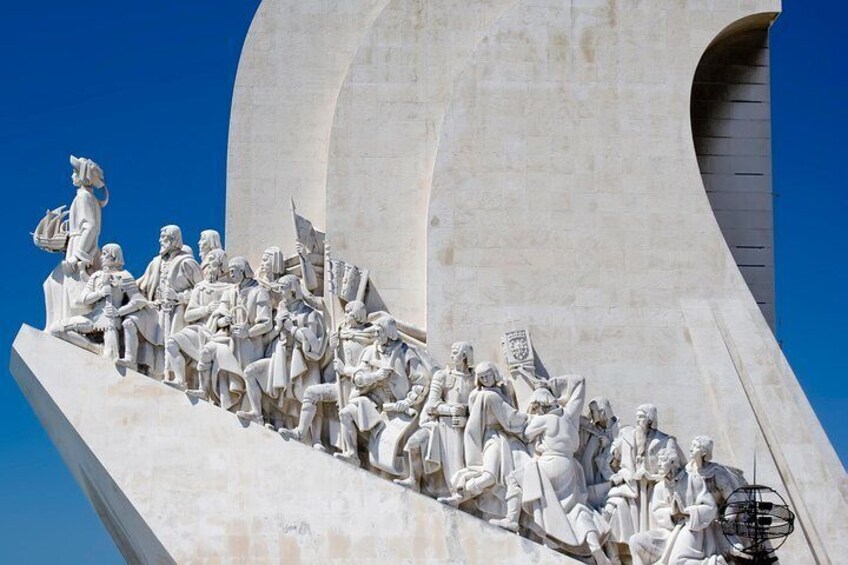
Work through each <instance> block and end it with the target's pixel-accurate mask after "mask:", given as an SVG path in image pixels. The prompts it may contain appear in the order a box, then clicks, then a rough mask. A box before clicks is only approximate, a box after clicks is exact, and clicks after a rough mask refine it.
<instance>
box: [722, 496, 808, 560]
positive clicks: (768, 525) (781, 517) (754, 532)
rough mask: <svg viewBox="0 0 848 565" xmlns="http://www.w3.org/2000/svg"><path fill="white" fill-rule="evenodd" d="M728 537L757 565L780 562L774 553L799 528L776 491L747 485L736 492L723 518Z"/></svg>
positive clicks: (730, 498) (729, 501) (728, 502)
mask: <svg viewBox="0 0 848 565" xmlns="http://www.w3.org/2000/svg"><path fill="white" fill-rule="evenodd" d="M719 522H720V523H721V529H722V531H723V532H724V535H725V537H726V538H727V539H728V541H730V543H732V544H733V546H734V547H735V548H736V549H737V550H739V551H740V552H742V553H744V554H745V555H747V556H749V557H750V558H751V559H752V561H751V563H752V564H754V565H765V564H768V563H774V562H775V561H777V557H776V556H774V552H775V551H777V549H778V548H779V547H780V546H781V545H783V543H784V542H785V541H786V538H787V537H789V534H791V533H792V532H793V531H794V529H795V513H794V512H792V510H790V509H789V507H788V506H787V504H786V501H784V500H783V498H782V497H781V496H780V495H779V494H778V493H777V492H776V491H775V490H774V489H771V488H769V487H766V486H762V485H747V486H743V487H740V488H738V489H736V490H735V491H733V493H732V494H731V495H730V496H729V497H728V499H727V504H725V506H724V508H722V511H721V516H720V518H719Z"/></svg>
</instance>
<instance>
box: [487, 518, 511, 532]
mask: <svg viewBox="0 0 848 565" xmlns="http://www.w3.org/2000/svg"><path fill="white" fill-rule="evenodd" d="M489 523H490V524H491V525H493V526H497V527H499V528H503V529H504V530H509V531H510V532H517V531H518V522H515V521H513V520H510V519H509V518H501V519H500V520H489Z"/></svg>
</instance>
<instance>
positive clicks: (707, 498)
mask: <svg viewBox="0 0 848 565" xmlns="http://www.w3.org/2000/svg"><path fill="white" fill-rule="evenodd" d="M657 460H658V470H657V471H658V477H659V479H660V480H659V482H658V483H657V485H656V487H655V488H654V490H653V492H652V493H651V503H650V510H651V513H652V514H653V516H654V524H655V526H654V527H653V528H651V529H650V530H647V531H643V532H638V533H635V534H633V535H632V536H631V537H630V540H629V546H630V554H631V556H632V558H633V564H634V565H648V564H652V563H661V564H663V565H689V564H693V565H694V564H705V565H726V563H727V561H726V560H725V558H724V556H723V555H722V549H723V548H724V547H726V542H724V541H723V540H724V537H723V535H722V534H721V531H720V529H718V527H717V523H716V521H715V520H716V517H717V516H718V504H717V503H716V500H715V498H714V497H713V495H712V493H710V491H709V489H708V488H707V485H706V483H705V482H704V480H703V478H702V477H701V476H699V475H698V474H690V473H687V472H686V471H685V470H684V469H683V468H682V465H681V461H680V455H679V453H678V450H677V449H676V448H675V447H674V446H667V447H664V448H662V449H661V450H660V451H659V453H658V458H657Z"/></svg>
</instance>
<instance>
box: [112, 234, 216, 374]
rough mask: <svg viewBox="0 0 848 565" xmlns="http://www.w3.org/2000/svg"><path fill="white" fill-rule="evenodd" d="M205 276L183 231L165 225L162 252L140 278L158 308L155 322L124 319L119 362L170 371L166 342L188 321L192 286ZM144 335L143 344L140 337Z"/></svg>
mask: <svg viewBox="0 0 848 565" xmlns="http://www.w3.org/2000/svg"><path fill="white" fill-rule="evenodd" d="M201 280H203V274H202V273H201V271H200V265H198V264H197V261H195V260H194V257H192V256H191V253H190V252H187V251H186V250H185V249H184V248H183V235H182V231H180V228H179V227H177V226H173V225H170V226H165V227H163V228H162V229H161V230H160V232H159V255H157V256H156V257H154V258H153V260H152V261H150V264H149V265H148V266H147V269H146V270H145V271H144V275H142V277H141V278H140V279H139V280H138V287H139V289H140V290H141V292H142V294H144V295H145V297H146V298H147V299H148V300H149V301H150V302H152V303H153V304H154V305H155V307H156V310H157V312H158V314H159V315H158V319H157V320H156V321H155V323H154V322H153V321H152V320H150V319H149V318H146V317H145V318H140V317H137V316H128V317H127V318H126V319H124V322H123V326H124V340H125V343H126V347H125V352H124V356H123V358H122V359H120V361H119V362H120V363H121V364H122V365H125V366H127V367H130V368H133V369H135V368H136V367H137V366H139V365H145V366H147V367H148V370H149V371H150V373H151V374H152V375H157V376H160V375H161V376H163V377H164V375H165V373H166V372H167V370H168V368H167V363H166V361H165V355H164V346H165V341H166V340H167V339H168V338H169V337H170V336H171V334H174V333H177V332H179V331H180V330H181V329H183V328H184V327H185V325H186V322H185V308H186V305H187V304H188V301H189V299H190V298H191V289H192V288H194V285H196V284H197V283H199V282H200V281H201ZM139 338H143V339H144V344H141V343H140V339H139Z"/></svg>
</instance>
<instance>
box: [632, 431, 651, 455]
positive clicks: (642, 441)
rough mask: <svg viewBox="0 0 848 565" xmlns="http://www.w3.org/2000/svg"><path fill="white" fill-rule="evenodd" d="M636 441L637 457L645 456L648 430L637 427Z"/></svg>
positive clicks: (634, 435)
mask: <svg viewBox="0 0 848 565" xmlns="http://www.w3.org/2000/svg"><path fill="white" fill-rule="evenodd" d="M633 437H634V439H635V440H636V455H637V456H640V457H644V456H645V448H646V447H647V443H648V430H647V428H643V427H642V426H638V425H637V426H636V430H635V432H634V434H633Z"/></svg>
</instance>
